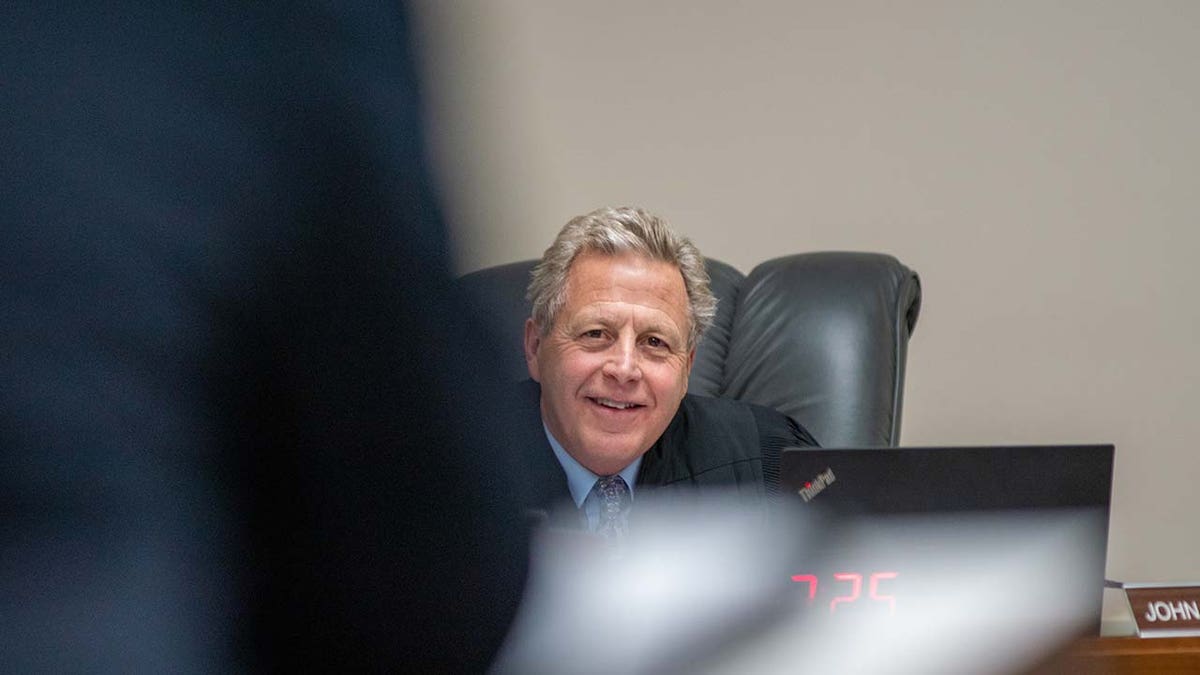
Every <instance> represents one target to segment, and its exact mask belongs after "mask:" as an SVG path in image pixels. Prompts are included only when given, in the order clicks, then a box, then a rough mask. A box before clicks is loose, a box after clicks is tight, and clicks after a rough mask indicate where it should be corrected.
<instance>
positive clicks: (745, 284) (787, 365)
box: [461, 252, 921, 447]
mask: <svg viewBox="0 0 1200 675" xmlns="http://www.w3.org/2000/svg"><path fill="white" fill-rule="evenodd" d="M535 263H536V261H533V260H526V261H522V262H516V263H511V264H508V265H500V266H497V267H490V268H487V269H483V270H479V271H477V272H472V273H470V274H467V275H465V276H464V277H462V279H461V284H462V287H463V289H464V291H465V292H466V294H467V296H468V298H469V300H470V302H471V303H472V304H474V305H475V307H476V308H477V310H478V313H479V314H480V316H481V318H482V319H483V321H484V322H485V324H487V325H488V326H489V327H490V330H494V331H496V332H497V335H498V337H497V339H498V340H499V341H500V343H501V345H502V346H504V349H503V357H504V361H503V362H502V363H501V364H499V366H500V369H501V370H502V371H503V372H504V373H507V374H509V375H511V377H512V379H514V380H519V379H525V378H527V377H528V376H529V375H528V371H527V370H526V367H525V357H524V350H523V347H522V342H523V335H524V324H525V319H526V318H527V317H528V316H529V302H528V300H526V299H525V288H526V286H527V285H528V283H529V272H530V270H532V269H533V266H534V264H535ZM707 264H708V272H709V276H710V277H711V279H712V289H713V293H714V294H715V295H716V296H717V298H718V300H719V303H718V305H717V316H716V320H715V322H714V324H713V327H712V329H711V330H709V332H708V333H706V334H705V336H704V338H703V340H701V342H700V345H699V346H698V347H697V350H696V362H695V365H694V366H693V368H692V373H691V379H690V381H689V383H688V391H690V392H691V393H693V394H700V395H704V396H724V397H729V398H735V399H739V400H743V401H749V402H751V403H758V404H761V405H765V406H768V407H771V408H775V409H776V410H779V411H780V412H783V413H786V414H788V415H791V416H792V417H793V418H795V419H796V420H797V421H798V422H800V423H801V424H803V425H804V426H805V427H806V428H808V430H809V431H811V432H812V434H813V435H814V436H815V437H816V439H817V441H819V442H820V443H821V445H823V446H825V447H861V446H891V445H897V444H899V442H900V417H901V410H902V403H903V399H904V364H905V360H906V358H907V353H908V340H909V337H910V336H911V335H912V331H913V327H914V326H915V325H916V322H917V315H918V313H919V312H920V307H921V283H920V279H919V278H918V276H917V274H916V273H915V272H913V271H912V270H910V269H908V268H907V267H905V266H904V265H902V264H901V263H900V262H899V261H897V260H896V259H895V258H893V257H892V256H889V255H883V254H878V253H844V252H820V253H801V254H796V255H790V256H784V257H781V258H774V259H772V260H768V261H766V262H764V263H762V264H760V265H758V266H757V267H755V268H754V269H753V270H751V271H750V273H749V274H748V275H744V274H742V273H741V272H739V271H738V270H737V269H735V268H733V267H732V266H730V265H727V264H725V263H723V262H720V261H717V260H713V259H712V258H709V259H708V261H707Z"/></svg>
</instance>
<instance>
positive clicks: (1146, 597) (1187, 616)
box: [1111, 583, 1200, 637]
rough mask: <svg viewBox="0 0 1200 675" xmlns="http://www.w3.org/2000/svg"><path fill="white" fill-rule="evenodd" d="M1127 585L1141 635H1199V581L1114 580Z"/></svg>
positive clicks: (1128, 597) (1115, 584)
mask: <svg viewBox="0 0 1200 675" xmlns="http://www.w3.org/2000/svg"><path fill="white" fill-rule="evenodd" d="M1111 585H1113V586H1118V587H1120V588H1123V589H1125V599H1126V600H1128V601H1129V609H1130V610H1132V611H1133V620H1134V622H1136V623H1137V631H1138V637H1192V636H1197V635H1200V583H1161V584H1159V583H1148V584H1139V583H1112V584H1111Z"/></svg>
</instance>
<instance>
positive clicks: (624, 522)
mask: <svg viewBox="0 0 1200 675" xmlns="http://www.w3.org/2000/svg"><path fill="white" fill-rule="evenodd" d="M592 495H594V497H595V499H596V500H597V501H598V502H599V506H600V514H599V518H598V519H597V521H596V534H599V535H600V536H602V537H604V538H605V539H607V540H609V541H610V542H611V543H617V542H618V541H620V539H621V538H622V537H624V536H625V532H626V530H627V529H628V526H629V522H628V521H629V507H630V505H631V504H632V503H633V497H632V496H631V495H630V494H629V485H627V484H626V483H625V479H624V478H621V476H620V475H614V476H604V477H602V478H600V479H599V480H597V481H596V484H595V485H594V486H592Z"/></svg>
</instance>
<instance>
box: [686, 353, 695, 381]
mask: <svg viewBox="0 0 1200 675" xmlns="http://www.w3.org/2000/svg"><path fill="white" fill-rule="evenodd" d="M695 363H696V348H695V347H692V349H691V351H689V352H688V363H687V374H688V375H691V374H692V365H693V364H695Z"/></svg>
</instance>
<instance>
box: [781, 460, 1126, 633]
mask: <svg viewBox="0 0 1200 675" xmlns="http://www.w3.org/2000/svg"><path fill="white" fill-rule="evenodd" d="M1113 455H1114V449H1113V446H1112V445H1062V446H999V447H939V448H863V449H813V448H804V449H789V450H785V451H784V452H783V456H782V466H781V491H782V492H783V493H784V495H785V501H788V502H789V503H790V504H792V505H793V506H794V508H795V509H796V510H797V511H799V512H801V513H802V514H803V515H804V516H805V517H806V518H809V519H815V521H816V522H817V523H818V525H817V526H815V527H814V528H813V529H812V531H814V532H817V533H818V534H817V535H810V536H813V537H814V541H811V542H809V543H810V544H812V545H811V546H810V547H809V549H810V552H811V553H812V555H811V556H810V558H809V559H808V560H806V561H804V566H805V567H806V569H804V570H801V571H798V572H797V573H796V574H795V575H793V577H792V581H793V582H794V583H795V584H796V589H797V590H798V592H800V593H801V594H803V595H809V596H810V597H809V598H808V599H809V601H810V603H811V604H812V606H813V608H814V611H815V612H816V613H817V614H827V615H830V616H832V615H838V616H843V617H844V616H851V617H853V616H857V617H880V616H893V615H894V616H896V617H899V618H898V619H897V621H903V620H904V617H908V618H913V617H921V618H922V620H932V621H937V620H938V619H937V618H936V617H941V616H959V617H960V621H961V620H962V617H966V616H972V617H975V618H976V619H979V620H983V619H985V618H986V617H987V616H988V615H989V613H997V614H1002V615H1003V617H1004V618H1005V620H1006V621H1008V624H1006V625H1010V624H1022V623H1023V622H1024V624H1025V625H1032V624H1031V622H1037V621H1045V620H1046V618H1047V617H1046V616H1045V613H1046V612H1061V613H1062V615H1061V616H1060V617H1058V618H1057V619H1055V621H1058V623H1057V624H1055V625H1062V626H1066V628H1065V629H1064V630H1068V631H1069V632H1072V633H1074V634H1079V635H1084V634H1092V635H1095V634H1098V633H1099V627H1100V614H1101V599H1102V591H1103V581H1104V566H1105V556H1106V551H1107V538H1108V508H1109V500H1110V495H1111V491H1112V469H1113Z"/></svg>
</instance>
